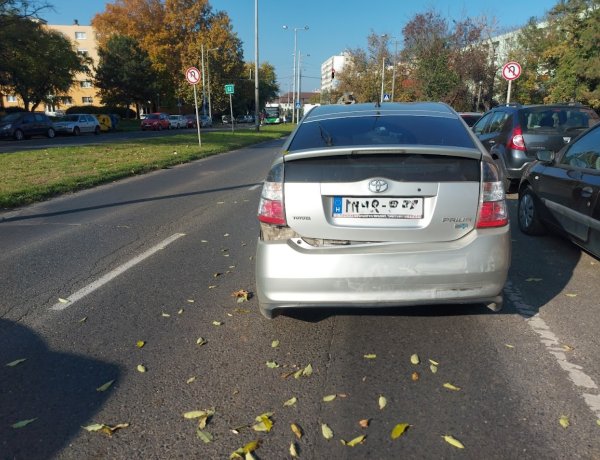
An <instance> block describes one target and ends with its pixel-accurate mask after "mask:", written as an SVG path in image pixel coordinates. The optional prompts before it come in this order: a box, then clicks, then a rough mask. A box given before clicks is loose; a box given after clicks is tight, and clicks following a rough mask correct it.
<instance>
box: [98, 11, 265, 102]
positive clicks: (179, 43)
mask: <svg viewBox="0 0 600 460" xmlns="http://www.w3.org/2000/svg"><path fill="white" fill-rule="evenodd" d="M92 25H93V26H94V28H95V29H96V30H97V31H98V32H99V43H100V46H101V47H103V46H106V44H107V42H108V40H109V38H110V37H111V36H112V35H115V34H119V35H124V36H129V37H131V38H133V39H135V41H136V42H137V43H138V44H139V46H140V48H141V49H142V50H144V51H145V52H146V53H147V54H148V56H149V58H150V60H151V62H152V66H153V69H154V71H155V72H156V74H157V82H156V83H155V86H156V87H157V88H158V91H159V92H160V94H161V101H164V105H174V103H175V102H176V101H179V100H183V101H185V102H188V103H192V102H193V90H192V87H191V85H189V84H188V83H187V82H186V81H185V77H184V72H185V69H187V68H188V67H190V66H196V67H198V68H199V69H201V67H202V54H204V69H205V79H204V81H205V84H206V87H205V88H202V81H201V82H200V83H199V84H198V87H197V89H198V90H199V91H200V94H204V95H206V96H207V95H208V93H209V91H210V100H211V105H212V110H213V112H217V113H218V112H221V111H226V110H227V109H228V106H229V98H228V97H226V95H225V94H224V91H223V86H224V85H225V84H228V83H238V81H239V82H241V81H242V80H243V78H244V61H243V50H242V42H241V40H240V39H239V38H238V36H237V34H236V33H235V32H234V31H233V27H232V25H231V20H230V18H229V16H228V15H227V14H226V13H225V12H223V11H213V9H212V7H211V6H210V4H209V2H208V0H166V1H161V0H116V1H115V2H114V3H110V4H107V6H106V10H105V12H103V13H101V14H98V15H96V16H95V17H94V19H93V20H92ZM209 80H210V87H208V84H209ZM261 81H263V79H262V78H261ZM265 81H266V80H265ZM236 94H237V91H236ZM236 99H237V97H236ZM252 99H253V96H252Z"/></svg>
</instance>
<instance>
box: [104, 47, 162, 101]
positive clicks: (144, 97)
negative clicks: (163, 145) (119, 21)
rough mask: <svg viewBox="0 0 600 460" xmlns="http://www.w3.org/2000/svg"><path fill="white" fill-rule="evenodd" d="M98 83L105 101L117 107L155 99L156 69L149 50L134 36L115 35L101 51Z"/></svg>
mask: <svg viewBox="0 0 600 460" xmlns="http://www.w3.org/2000/svg"><path fill="white" fill-rule="evenodd" d="M98 55H99V63H98V68H97V70H96V77H95V85H96V86H97V87H98V88H99V92H100V97H101V99H102V103H103V104H106V105H115V106H123V105H125V106H129V105H130V104H136V105H137V108H138V110H137V111H138V113H139V105H140V104H145V103H146V102H147V101H149V100H153V99H154V95H155V94H156V88H155V81H156V79H157V75H156V71H155V70H154V68H153V67H152V62H151V61H150V58H149V56H148V53H146V52H145V51H143V50H142V49H141V48H140V46H139V45H138V43H137V42H136V41H135V40H134V39H133V38H131V37H126V36H123V35H113V36H112V37H111V38H110V39H109V40H108V42H107V43H106V46H104V47H101V48H100V49H99V50H98Z"/></svg>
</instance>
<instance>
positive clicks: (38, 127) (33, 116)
mask: <svg viewBox="0 0 600 460" xmlns="http://www.w3.org/2000/svg"><path fill="white" fill-rule="evenodd" d="M55 135H56V131H55V130H54V124H53V123H52V120H50V118H48V116H47V115H46V114H44V113H38V112H13V113H9V114H8V115H5V116H4V117H2V118H1V119H0V138H13V139H16V140H18V141H20V140H23V139H27V138H29V137H32V136H46V137H48V138H50V139H51V138H53V137H54V136H55Z"/></svg>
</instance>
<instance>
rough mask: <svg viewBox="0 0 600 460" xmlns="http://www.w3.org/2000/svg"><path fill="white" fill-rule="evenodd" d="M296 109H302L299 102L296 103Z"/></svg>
mask: <svg viewBox="0 0 600 460" xmlns="http://www.w3.org/2000/svg"><path fill="white" fill-rule="evenodd" d="M296 108H297V109H300V108H302V104H301V103H300V101H296Z"/></svg>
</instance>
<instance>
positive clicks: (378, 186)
mask: <svg viewBox="0 0 600 460" xmlns="http://www.w3.org/2000/svg"><path fill="white" fill-rule="evenodd" d="M387 189H388V183H387V182H386V181H384V180H383V179H373V180H371V181H369V190H370V191H372V192H374V193H381V192H385V191H386V190H387Z"/></svg>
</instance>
